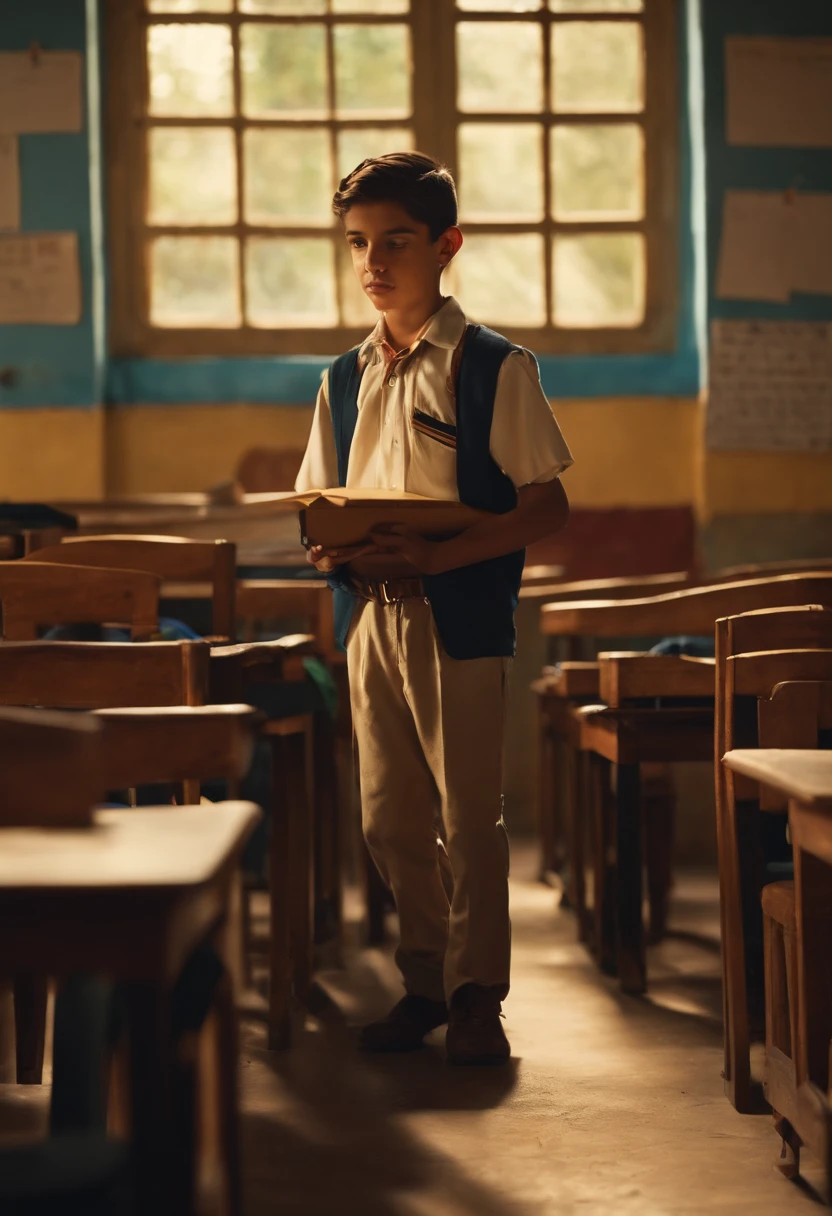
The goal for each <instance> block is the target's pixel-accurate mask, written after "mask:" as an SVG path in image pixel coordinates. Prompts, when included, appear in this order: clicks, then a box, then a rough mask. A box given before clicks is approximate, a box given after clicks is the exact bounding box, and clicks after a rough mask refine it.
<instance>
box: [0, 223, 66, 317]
mask: <svg viewBox="0 0 832 1216" xmlns="http://www.w3.org/2000/svg"><path fill="white" fill-rule="evenodd" d="M80 320H81V269H80V265H79V260H78V234H77V233H75V232H32V233H28V232H27V233H20V234H18V235H15V236H2V235H0V325H77V324H78V322H79V321H80Z"/></svg>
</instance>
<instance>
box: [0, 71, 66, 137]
mask: <svg viewBox="0 0 832 1216" xmlns="http://www.w3.org/2000/svg"><path fill="white" fill-rule="evenodd" d="M82 68H83V61H82V59H81V55H80V54H79V52H78V51H38V52H37V53H36V54H32V53H31V52H30V51H2V52H0V134H3V135H41V134H44V133H45V132H47V131H63V132H71V131H80V130H81V127H82V123H83V104H82V83H81V82H82V78H83V71H82Z"/></svg>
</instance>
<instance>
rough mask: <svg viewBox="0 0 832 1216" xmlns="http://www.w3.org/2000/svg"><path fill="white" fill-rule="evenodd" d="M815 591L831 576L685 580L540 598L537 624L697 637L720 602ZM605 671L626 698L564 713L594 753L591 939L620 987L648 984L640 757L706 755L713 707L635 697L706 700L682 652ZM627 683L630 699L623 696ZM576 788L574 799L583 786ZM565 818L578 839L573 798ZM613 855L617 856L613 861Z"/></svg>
mask: <svg viewBox="0 0 832 1216" xmlns="http://www.w3.org/2000/svg"><path fill="white" fill-rule="evenodd" d="M822 596H826V597H827V598H830V597H832V576H831V575H830V574H826V573H821V574H817V575H813V574H809V575H787V576H780V577H777V578H774V579H771V580H750V581H748V582H739V583H734V584H718V585H716V586H714V587H697V588H691V589H687V590H683V591H678V592H672V593H668V594H665V595H662V596H654V597H652V598H650V599H644V600H629V601H607V602H598V603H595V604H593V603H585V604H582V603H577V604H572V603H569V602H566V603H562V604H559V603H554V604H549V605H546V606H544V608H543V609H542V612H541V617H542V622H543V628H544V629H545V630H548V631H549V632H551V633H557V632H558V631H560V630H563V631H566V632H569V631H570V630H571V629H572V628H573V627H575V626H577V628H578V629H579V630H584V631H587V632H593V633H595V634H596V635H598V636H626V635H627V634H628V633H629V634H630V635H631V636H637V637H644V636H651V635H652V636H659V637H661V636H666V635H673V634H679V633H682V634H683V633H690V634H698V635H703V634H708V633H710V632H712V630H713V628H714V621H715V617H714V616H712V613H714V612H718V611H719V609H720V607H722V606H723V605H726V604H736V605H738V607H739V608H740V610H742V609H743V608H746V607H750V606H751V605H753V604H754V602H755V597H758V598H759V600H762V603H763V606H765V605H766V604H769V605H770V604H784V603H786V604H788V603H795V602H801V601H805V600H806V599H813V598H820V597H822ZM606 671H607V675H606V677H605V687H604V692H605V693H606V694H607V695H609V696H611V697H612V698H613V700H614V701H616V700H617V701H619V702H627V701H629V704H622V703H619V704H618V705H617V706H615V707H610V706H607V705H596V706H583V707H580V708H576V709H573V710H571V711H570V712H571V713H573V715H574V716H575V717H576V719H577V720H578V722H579V724H580V729H579V738H580V749H581V750H582V751H585V752H589V753H591V754H592V755H594V756H595V757H597V759H596V760H590V761H589V765H590V767H591V768H594V769H595V770H596V773H595V775H594V776H592V775H591V774H590V775H589V776H588V779H587V781H586V782H585V784H584V787H583V790H584V791H585V792H584V804H585V805H588V801H589V799H590V798H591V797H592V800H593V805H594V812H593V815H592V821H593V824H594V831H595V840H596V848H595V855H596V867H595V891H596V897H597V900H598V905H597V907H596V914H595V927H596V928H595V938H594V942H595V948H596V953H597V955H598V957H599V960H600V962H601V965H602V966H603V967H604V968H605V969H608V970H614V971H617V973H618V974H619V977H620V979H621V983H622V987H623V988H624V989H625V990H626V991H632V992H640V991H644V987H645V985H646V964H645V953H644V931H643V924H642V914H641V900H642V840H641V827H642V823H641V819H642V816H641V808H640V786H639V765H640V764H642V763H645V762H661V763H670V762H674V761H679V760H699V759H708V758H709V756H710V748H709V745H708V736H709V733H710V732H712V730H713V709H712V708H709V707H708V706H707V705H706V706H701V707H700V706H696V705H692V706H688V707H685V706H684V705H681V704H679V703H678V702H677V704H676V705H674V706H673V707H672V708H665V709H658V710H656V709H647V708H641V706H640V705H639V699H640V698H643V697H647V696H650V697H662V696H670V697H673V698H679V699H681V700H682V701H684V700H686V699H688V698H693V699H694V700H695V699H698V698H700V697H703V696H704V697H709V699H712V697H713V668H712V667H710V666H709V665H708V664H696V663H695V662H692V661H690V660H688V659H685V658H682V657H679V656H648V657H641V658H639V657H634V656H626V655H625V656H620V655H619V656H615V655H611V656H609V659H608V662H607V668H606ZM639 673H642V674H641V675H640V674H639ZM648 688H649V689H650V692H649V693H648V692H647V689H648ZM625 690H626V691H627V692H629V694H630V695H629V696H628V697H625V696H623V693H624V691H625ZM600 692H601V689H600V666H599V694H600ZM641 704H642V705H643V704H644V702H642V703H641ZM610 764H612V765H615V766H616V769H615V772H616V779H617V782H618V788H617V790H616V797H613V798H608V797H605V791H606V790H607V788H608V784H607V782H608V775H609V770H608V768H607V766H608V765H610ZM577 790H578V795H579V798H580V796H581V793H582V787H581V786H580V784H578V787H577ZM593 795H594V796H593ZM571 818H572V833H571V836H572V840H573V841H576V840H578V839H579V838H580V836H581V833H582V832H583V831H584V827H583V823H584V819H585V812H584V810H583V809H582V807H581V805H580V802H579V803H578V804H573V807H572V817H571ZM616 848H617V850H618V851H617V852H616ZM610 857H616V864H615V865H614V866H612V867H611V866H610V864H609V859H610ZM658 860H659V861H660V859H658ZM575 864H578V862H577V860H576V862H575ZM658 868H659V869H661V866H660V865H659V866H658ZM613 893H614V894H613ZM578 894H579V895H580V891H579V892H578ZM655 894H656V900H655V901H654V903H656V904H658V902H659V900H660V899H661V891H660V888H659V884H656V885H655ZM654 927H659V926H654Z"/></svg>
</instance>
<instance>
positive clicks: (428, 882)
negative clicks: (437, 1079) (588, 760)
mask: <svg viewBox="0 0 832 1216" xmlns="http://www.w3.org/2000/svg"><path fill="white" fill-rule="evenodd" d="M347 661H348V667H349V678H350V699H351V703H352V714H353V723H354V727H355V736H356V742H357V745H358V767H359V778H360V784H361V806H362V817H363V825H364V835H365V838H366V840H367V845H368V847H369V849H370V853H371V854H372V857H373V860H374V861H375V863H376V865H377V866H378V868H379V871H380V873H381V876H382V878H383V879H384V880H385V882H386V883H387V884H388V885H389V886H390V888H391V890H392V892H393V895H394V897H395V900H396V907H397V908H398V912H399V922H400V932H401V939H400V946H399V949H398V951H397V953H396V962H397V964H398V966H399V968H400V970H401V972H402V975H403V977H404V983H405V988H406V989H407V991H408V992H411V993H415V994H417V995H419V996H426V997H430V998H431V999H433V1000H442V999H443V998H446V999H450V997H451V995H452V993H453V992H454V991H455V990H456V989H457V988H458V987H460V985H462V984H466V983H469V982H473V983H477V984H484V985H487V986H493V987H496V988H497V989H499V991H500V994H501V996H505V995H506V993H507V992H508V986H509V959H510V940H511V938H510V934H511V929H510V924H509V915H508V837H507V835H506V830H505V824H504V823H503V817H502V777H503V726H504V719H505V697H506V677H507V674H508V668H509V665H510V660H509V659H501V658H485V659H464V660H460V659H451V658H449V657H448V655H447V654H446V653H445V651H444V649H443V648H442V644H441V642H440V641H439V637H438V635H437V632H436V627H435V625H434V622H433V614H432V612H431V609H430V605H429V604H428V602H427V600H424V599H408V600H401V601H399V602H398V603H395V604H390V605H381V604H375V603H372V602H368V601H364V602H361V603H359V606H358V608H357V610H356V619H354V621H353V624H352V627H351V629H350V635H349V639H348V642H347ZM440 833H441V834H442V836H443V837H444V840H445V842H446V848H447V852H446V850H445V848H443V847H442V844H441V840H440V839H439V836H440ZM449 892H452V895H451V897H450V898H449Z"/></svg>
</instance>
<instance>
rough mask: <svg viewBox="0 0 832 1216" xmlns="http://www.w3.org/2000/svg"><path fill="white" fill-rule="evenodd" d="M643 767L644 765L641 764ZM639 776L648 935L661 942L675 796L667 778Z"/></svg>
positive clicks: (670, 867) (667, 903) (667, 906)
mask: <svg viewBox="0 0 832 1216" xmlns="http://www.w3.org/2000/svg"><path fill="white" fill-rule="evenodd" d="M644 767H646V766H644ZM642 776H643V778H646V779H645V780H644V781H643V796H642V808H643V827H644V853H645V862H646V867H647V896H648V906H649V909H650V922H649V937H650V941H651V942H659V941H661V940H662V939H663V938H664V937H665V935H666V933H667V918H668V913H669V910H670V891H671V888H672V886H673V840H674V835H675V820H676V797H675V794H674V791H673V788H672V786H671V785H670V783H669V781H668V780H667V779H666V778H665V777H664V776H663V775H662V776H660V777H656V776H653V777H647V775H646V774H645V773H644V772H643V771H642Z"/></svg>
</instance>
